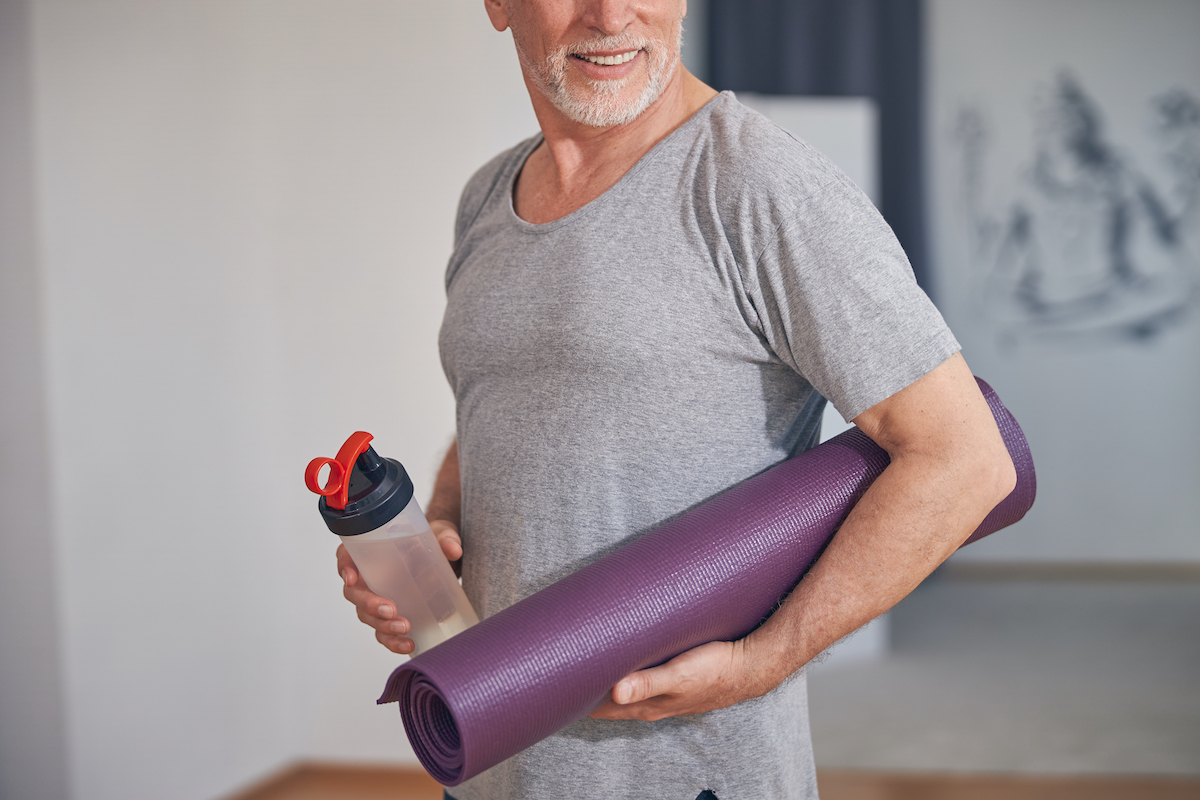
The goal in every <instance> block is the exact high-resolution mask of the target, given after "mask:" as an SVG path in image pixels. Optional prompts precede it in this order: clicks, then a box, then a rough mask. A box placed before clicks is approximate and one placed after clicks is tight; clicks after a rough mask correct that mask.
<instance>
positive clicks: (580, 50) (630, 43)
mask: <svg viewBox="0 0 1200 800" xmlns="http://www.w3.org/2000/svg"><path fill="white" fill-rule="evenodd" d="M654 46H655V44H654V42H653V41H651V40H650V39H645V38H643V37H641V36H634V35H633V34H629V33H618V34H616V35H615V36H599V37H597V38H595V39H587V40H585V41H582V42H576V43H574V44H569V45H565V46H563V47H560V48H558V49H557V50H555V51H554V53H552V54H551V55H550V58H562V57H563V56H581V55H587V54H589V53H595V52H597V51H610V50H620V51H623V52H629V51H630V50H645V51H647V52H649V51H651V50H653V49H654Z"/></svg>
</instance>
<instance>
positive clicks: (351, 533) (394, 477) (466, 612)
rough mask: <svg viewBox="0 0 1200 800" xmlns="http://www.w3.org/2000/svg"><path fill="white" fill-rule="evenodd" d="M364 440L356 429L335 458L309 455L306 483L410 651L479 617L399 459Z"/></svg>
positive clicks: (368, 437) (367, 436) (423, 648)
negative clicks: (323, 474) (391, 608)
mask: <svg viewBox="0 0 1200 800" xmlns="http://www.w3.org/2000/svg"><path fill="white" fill-rule="evenodd" d="M371 439H372V437H371V434H369V433H365V432H363V431H359V432H357V433H355V434H353V435H352V436H351V437H350V438H349V439H347V440H346V443H345V444H344V445H342V449H341V451H340V452H339V453H338V456H337V458H336V459H331V458H314V459H313V460H312V461H311V462H310V463H309V465H308V469H307V470H306V471H305V476H304V477H305V483H306V485H307V486H308V488H309V489H310V490H312V491H313V492H316V493H317V494H319V495H321V496H322V497H321V499H320V501H319V502H318V509H319V510H320V512H321V516H322V517H323V518H324V519H325V524H326V525H327V526H328V527H329V529H330V530H331V531H333V532H334V533H336V534H337V535H338V537H339V538H340V539H341V540H342V542H343V543H344V544H345V545H346V550H347V551H349V553H350V557H351V558H352V559H354V565H355V566H356V567H358V571H359V572H360V573H361V574H362V577H363V579H364V580H365V581H366V582H367V586H368V588H370V589H371V591H373V592H375V594H378V595H382V596H383V597H386V598H388V599H389V600H391V601H392V602H393V603H395V604H396V611H397V613H398V614H399V615H400V616H402V617H405V618H406V619H408V621H409V623H410V625H411V628H410V632H409V633H408V636H409V638H411V639H412V640H413V641H414V642H415V643H416V650H415V651H414V652H413V655H416V654H417V653H422V652H424V651H426V650H428V649H429V648H431V647H434V646H436V645H438V644H440V643H441V642H444V641H445V640H446V639H449V638H450V637H451V636H453V635H455V634H456V633H459V632H461V631H464V630H466V629H467V628H469V627H470V626H472V625H474V624H475V623H476V622H478V621H479V617H478V616H477V615H476V614H475V610H474V609H473V608H472V607H471V603H470V601H469V600H467V596H466V594H465V593H464V592H463V590H462V586H461V585H459V582H458V578H456V577H455V575H454V570H453V569H452V568H451V566H450V563H449V562H448V561H447V560H446V556H445V555H444V554H443V553H442V549H441V546H440V545H439V544H438V542H437V539H436V538H435V537H434V535H433V531H432V530H430V528H429V523H428V522H427V521H426V519H425V515H424V514H423V513H422V512H421V506H420V504H418V503H417V501H416V498H415V497H413V485H412V481H411V480H410V479H409V477H408V473H407V472H405V470H404V467H403V466H402V465H401V464H400V462H398V461H395V460H393V459H390V458H388V459H384V458H380V457H379V455H377V454H376V453H375V450H374V449H373V448H372V447H371V446H370V445H369V442H370V441H371ZM327 465H328V467H329V477H328V479H327V480H326V483H325V485H324V486H321V485H320V484H319V481H318V478H317V476H318V473H319V472H320V470H321V468H322V467H325V466H327Z"/></svg>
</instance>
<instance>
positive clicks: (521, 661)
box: [379, 378, 1036, 786]
mask: <svg viewBox="0 0 1200 800" xmlns="http://www.w3.org/2000/svg"><path fill="white" fill-rule="evenodd" d="M976 380H977V381H978V382H979V386H980V389H981V390H982V391H983V394H984V397H985V398H986V399H987V402H988V405H989V406H990V407H991V409H992V414H993V415H994V416H995V418H996V422H997V423H998V425H999V427H1000V433H1001V435H1002V436H1003V438H1004V442H1005V444H1006V445H1007V446H1008V452H1009V454H1010V455H1011V456H1012V459H1013V464H1014V466H1015V467H1016V472H1017V486H1016V488H1015V489H1014V490H1013V491H1012V493H1011V494H1010V495H1009V496H1008V497H1007V498H1005V499H1004V500H1003V501H1002V502H1001V503H1000V504H999V505H998V506H996V508H995V509H993V510H992V512H991V513H990V514H988V516H987V518H986V519H984V521H983V523H982V524H981V525H980V526H979V528H978V529H977V530H976V531H975V532H974V533H973V534H972V535H971V537H970V538H969V539H967V541H966V542H965V543H964V544H969V543H970V542H973V541H976V540H977V539H980V538H982V537H984V536H986V535H988V534H989V533H992V532H994V531H997V530H1000V529H1001V528H1003V527H1006V526H1008V525H1011V524H1013V523H1014V522H1016V521H1017V520H1019V519H1020V518H1021V517H1023V516H1024V515H1025V512H1026V511H1028V510H1029V507H1030V506H1031V505H1032V504H1033V498H1034V494H1035V491H1036V481H1035V476H1034V471H1033V460H1032V459H1031V457H1030V454H1029V445H1028V444H1027V443H1026V441H1025V436H1024V434H1023V433H1022V432H1021V429H1020V427H1018V426H1017V423H1016V420H1014V419H1013V417H1012V415H1011V414H1009V413H1008V410H1007V409H1006V408H1005V407H1004V406H1003V405H1002V404H1001V403H1000V400H999V398H998V397H997V396H996V393H995V392H994V391H992V389H991V387H990V386H988V385H987V384H986V383H984V382H983V381H982V380H979V379H978V378H977V379H976ZM888 461H889V459H888V455H887V453H886V452H884V451H883V450H882V449H881V448H879V447H878V446H877V445H876V444H875V443H874V442H872V441H871V440H870V439H869V438H868V437H867V436H866V434H864V433H863V432H862V431H860V430H859V429H858V428H852V429H850V430H848V431H846V432H844V433H842V434H840V435H838V436H836V437H834V438H832V439H830V440H829V441H827V442H825V443H824V444H821V445H819V446H817V447H815V448H813V449H812V450H809V451H807V452H805V453H802V454H801V455H798V456H796V457H795V458H792V459H789V460H788V461H785V462H783V463H781V464H779V465H777V466H775V467H772V468H771V469H769V470H767V471H765V472H763V473H761V474H759V475H756V476H755V477H753V478H750V479H748V480H746V481H745V482H743V483H740V484H738V485H737V486H734V487H733V488H731V489H729V490H727V491H726V492H724V493H722V494H720V495H718V496H716V497H714V498H713V499H711V500H709V501H707V502H705V503H704V504H702V505H700V506H697V507H696V508H694V509H692V510H691V511H689V512H687V513H686V514H684V515H682V516H680V517H678V518H676V519H674V520H672V521H671V522H668V523H666V524H665V525H662V526H661V527H659V528H655V529H654V530H652V531H650V532H648V533H646V534H645V535H643V536H641V537H639V538H637V539H635V540H634V541H632V542H630V543H629V544H627V545H625V546H623V547H621V548H620V549H619V550H616V551H614V552H612V553H610V554H609V555H607V556H605V557H603V558H601V559H600V560H598V561H596V562H593V563H592V564H590V565H588V566H587V567H584V568H583V569H581V570H579V571H577V572H575V573H573V574H571V575H569V576H567V577H566V578H563V579H562V580H560V581H558V582H557V583H554V584H552V585H550V586H548V587H546V588H545V589H543V590H542V591H540V592H537V593H536V594H533V595H530V596H529V597H527V598H525V599H524V600H521V601H520V602H518V603H515V604H514V605H512V606H509V607H508V608H506V609H504V610H503V611H501V612H499V613H498V614H496V615H494V616H492V617H489V618H487V619H485V620H483V621H482V622H480V623H479V624H478V625H475V626H474V627H471V628H468V629H467V630H466V631H464V632H462V633H460V634H458V635H457V636H455V637H453V638H451V639H449V640H447V641H445V642H443V643H442V644H440V645H438V646H437V647H434V648H431V649H430V650H428V651H426V652H424V653H422V654H421V655H419V656H417V657H416V658H413V659H412V660H411V661H409V662H408V663H406V664H404V665H402V666H400V667H399V668H397V669H396V670H395V671H394V672H393V673H392V675H391V677H390V678H389V679H388V683H387V687H386V689H385V691H384V694H383V696H382V697H381V698H380V699H379V702H380V703H390V702H395V701H397V700H399V701H400V714H401V717H402V718H403V720H404V729H405V731H406V732H407V734H408V739H409V742H411V743H412V746H413V750H415V751H416V754H417V757H418V758H419V759H420V760H421V764H422V765H423V766H424V767H425V769H426V770H428V771H429V774H430V775H432V776H433V777H434V778H435V779H436V780H437V781H438V782H439V783H441V784H443V785H446V786H457V785H458V784H459V783H462V782H463V781H465V780H467V779H468V778H471V777H473V776H475V775H478V774H479V773H480V772H483V771H484V770H485V769H488V768H489V767H492V766H494V765H496V764H498V763H500V762H501V761H503V760H505V759H506V758H508V757H510V756H512V755H515V754H516V753H518V752H520V751H521V750H523V749H525V748H526V747H529V746H530V745H532V744H535V743H536V742H539V741H541V740H542V739H544V738H545V737H547V736H549V735H551V734H553V733H555V732H557V731H559V730H561V729H562V728H564V727H566V726H567V725H569V724H570V723H572V722H574V721H575V720H577V719H579V718H581V717H583V716H585V715H586V714H588V713H590V712H591V711H593V710H594V709H595V708H596V707H597V706H598V705H600V703H602V702H603V701H604V700H605V699H607V698H608V696H609V693H610V691H611V690H612V687H613V686H614V685H616V683H617V681H619V680H620V679H621V678H623V677H625V676H626V675H628V674H629V673H631V672H633V671H635V670H638V669H644V668H646V667H650V666H653V665H656V664H660V663H662V662H664V661H666V660H668V659H670V658H672V657H674V656H676V655H678V654H679V653H682V652H683V651H685V650H688V649H690V648H692V647H696V646H699V645H701V644H704V643H706V642H711V641H732V640H736V639H740V638H742V637H743V636H745V635H746V634H748V633H749V632H750V631H752V630H753V629H754V628H756V627H757V626H758V625H759V624H761V623H762V621H763V620H764V619H766V617H767V616H769V615H770V614H771V612H772V611H773V610H774V609H775V607H776V606H777V604H778V603H779V601H780V599H781V598H783V597H784V596H785V595H787V593H788V592H790V591H791V590H792V588H793V587H794V586H795V585H796V583H797V582H798V581H799V580H800V578H801V577H803V575H804V573H805V572H806V571H807V570H808V568H809V566H810V565H811V564H812V562H813V561H814V560H816V557H817V556H818V555H819V554H820V552H821V550H822V549H823V548H824V547H825V545H826V544H827V543H828V542H829V540H830V539H832V538H833V534H834V532H835V531H836V530H837V528H838V526H839V525H840V524H841V523H842V521H843V520H844V519H845V518H846V515H847V514H848V513H849V511H850V509H851V508H852V507H853V506H854V504H855V503H856V502H858V499H859V498H860V497H862V495H863V492H865V491H866V489H867V486H869V485H870V483H871V482H872V481H873V480H875V478H877V477H878V476H879V474H880V473H881V472H883V469H884V467H886V466H887V464H888Z"/></svg>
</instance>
